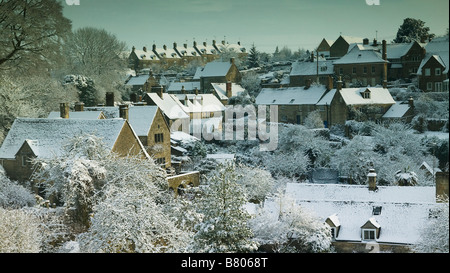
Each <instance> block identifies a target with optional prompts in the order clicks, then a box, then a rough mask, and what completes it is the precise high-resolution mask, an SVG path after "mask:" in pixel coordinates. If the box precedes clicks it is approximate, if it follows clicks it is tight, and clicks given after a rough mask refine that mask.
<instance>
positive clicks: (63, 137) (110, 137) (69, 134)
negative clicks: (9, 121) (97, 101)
mask: <svg viewBox="0 0 450 273" xmlns="http://www.w3.org/2000/svg"><path fill="white" fill-rule="evenodd" d="M125 123H126V121H125V120H124V119H89V120H87V119H29V118H17V119H16V120H15V121H14V123H13V125H12V127H11V129H10V131H9V132H8V135H7V136H6V138H5V140H4V142H3V145H2V147H1V148H0V158H2V159H14V158H15V155H16V153H17V152H18V151H19V149H20V148H21V147H22V145H23V144H24V142H25V141H27V142H28V143H29V144H31V145H30V147H31V148H32V149H33V152H34V153H35V155H36V156H38V157H44V158H49V157H51V156H53V155H56V156H59V155H61V152H62V151H63V147H64V145H66V144H67V143H68V140H69V139H71V138H73V137H76V136H79V135H80V134H92V135H95V136H97V137H100V138H101V139H102V141H103V142H104V144H105V145H106V147H108V148H109V149H111V150H112V149H113V146H114V144H115V143H116V140H117V138H118V137H119V134H120V132H121V130H122V128H123V127H124V125H125Z"/></svg>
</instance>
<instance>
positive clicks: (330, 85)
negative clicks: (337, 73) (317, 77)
mask: <svg viewBox="0 0 450 273" xmlns="http://www.w3.org/2000/svg"><path fill="white" fill-rule="evenodd" d="M327 89H328V91H330V90H332V89H333V77H331V76H328V86H327Z"/></svg>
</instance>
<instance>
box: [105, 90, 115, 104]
mask: <svg viewBox="0 0 450 273" xmlns="http://www.w3.org/2000/svg"><path fill="white" fill-rule="evenodd" d="M106 106H114V92H106Z"/></svg>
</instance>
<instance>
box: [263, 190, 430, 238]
mask: <svg viewBox="0 0 450 273" xmlns="http://www.w3.org/2000/svg"><path fill="white" fill-rule="evenodd" d="M286 195H287V198H292V200H293V201H294V202H295V203H296V204H297V205H300V206H301V207H303V208H306V209H308V210H311V211H312V212H313V213H315V214H316V216H318V217H319V218H320V219H322V220H323V221H325V220H326V219H327V218H329V217H333V218H334V219H335V221H336V222H337V223H338V224H340V225H341V228H340V231H339V234H338V236H337V237H336V240H337V241H341V240H345V241H361V227H362V226H363V225H364V224H365V223H367V222H368V221H372V222H373V223H374V224H375V225H376V226H378V225H379V227H381V232H380V237H379V238H378V239H377V242H387V243H401V244H412V243H415V242H416V241H417V240H418V239H419V238H420V231H421V228H422V225H423V224H425V223H426V222H427V220H428V216H429V212H430V209H433V208H436V207H437V206H439V204H437V203H436V197H435V187H420V186H415V187H397V186H387V187H383V186H379V187H378V191H376V192H374V191H369V190H368V187H367V186H360V185H338V184H309V183H288V184H287V186H286ZM268 206H270V205H268ZM378 206H380V207H381V208H382V209H381V213H380V214H379V215H373V209H374V207H378Z"/></svg>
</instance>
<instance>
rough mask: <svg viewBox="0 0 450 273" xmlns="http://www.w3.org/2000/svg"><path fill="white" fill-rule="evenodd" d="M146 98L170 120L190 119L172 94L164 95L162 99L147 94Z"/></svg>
mask: <svg viewBox="0 0 450 273" xmlns="http://www.w3.org/2000/svg"><path fill="white" fill-rule="evenodd" d="M145 96H147V97H148V98H149V99H150V100H151V101H153V103H154V104H155V105H156V106H158V107H159V108H160V109H161V111H162V112H163V113H164V115H166V116H167V118H169V119H170V120H176V119H184V118H189V116H188V115H187V114H186V112H184V111H183V109H182V108H181V107H180V106H179V103H178V102H176V101H175V100H174V97H172V96H171V95H170V94H168V93H163V94H162V98H161V97H160V96H159V94H157V93H147V94H146V95H145ZM138 107H140V106H138Z"/></svg>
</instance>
